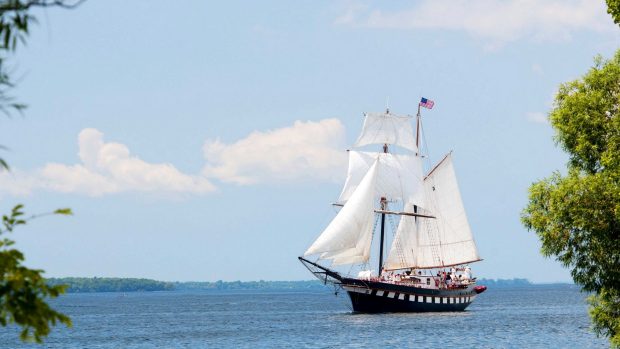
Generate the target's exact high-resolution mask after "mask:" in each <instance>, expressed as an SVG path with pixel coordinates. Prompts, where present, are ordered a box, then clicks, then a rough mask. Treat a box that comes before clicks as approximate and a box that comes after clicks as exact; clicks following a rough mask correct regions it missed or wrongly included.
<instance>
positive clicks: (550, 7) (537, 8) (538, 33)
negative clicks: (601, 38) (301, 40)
mask: <svg viewBox="0 0 620 349" xmlns="http://www.w3.org/2000/svg"><path fill="white" fill-rule="evenodd" d="M335 23H336V24H341V25H351V26H362V27H370V28H391V29H407V30H418V29H427V30H453V31H464V32H466V33H468V34H469V35H471V36H472V37H474V38H478V39H482V40H483V41H485V43H486V45H487V47H490V48H492V47H499V46H501V45H503V44H505V43H507V42H512V41H516V40H519V39H532V40H535V41H558V40H559V41H565V40H569V39H570V38H571V35H572V34H573V33H574V32H577V31H584V30H585V31H593V32H598V33H603V32H616V31H617V30H618V28H617V26H616V25H614V24H613V21H612V20H611V17H610V16H609V15H608V14H607V13H606V8H605V3H604V1H592V0H454V1H448V0H423V1H420V2H417V4H416V5H415V6H414V7H412V8H409V9H405V10H400V11H392V12H388V11H381V10H376V9H372V8H369V7H364V6H359V5H351V6H350V7H349V8H348V9H347V10H346V11H345V13H343V14H342V15H341V16H340V17H338V18H337V19H336V20H335Z"/></svg>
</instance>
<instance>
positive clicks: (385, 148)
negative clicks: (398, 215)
mask: <svg viewBox="0 0 620 349" xmlns="http://www.w3.org/2000/svg"><path fill="white" fill-rule="evenodd" d="M387 152H388V145H387V144H384V145H383V153H387ZM386 210H387V199H386V198H385V197H381V211H383V212H381V237H380V238H379V276H381V272H382V271H383V269H382V268H383V240H384V237H385V211H386Z"/></svg>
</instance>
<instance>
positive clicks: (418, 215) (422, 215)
mask: <svg viewBox="0 0 620 349" xmlns="http://www.w3.org/2000/svg"><path fill="white" fill-rule="evenodd" d="M375 212H376V213H385V214H395V215H399V216H413V217H422V218H437V217H435V216H431V215H426V214H420V213H414V212H404V211H386V210H375Z"/></svg>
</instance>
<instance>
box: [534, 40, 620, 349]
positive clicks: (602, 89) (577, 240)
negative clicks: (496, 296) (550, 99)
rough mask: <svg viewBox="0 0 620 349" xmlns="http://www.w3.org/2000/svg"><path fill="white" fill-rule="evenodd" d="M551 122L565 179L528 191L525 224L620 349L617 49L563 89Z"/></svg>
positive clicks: (619, 55) (542, 183) (619, 66)
mask: <svg viewBox="0 0 620 349" xmlns="http://www.w3.org/2000/svg"><path fill="white" fill-rule="evenodd" d="M549 120H550V121H551V125H552V126H553V128H554V129H555V141H556V143H557V144H558V145H560V146H561V147H562V149H564V150H565V151H566V152H567V153H568V154H569V163H568V169H567V174H566V175H562V174H560V173H559V172H556V173H554V174H552V175H551V176H550V177H549V178H547V179H543V180H541V181H539V182H537V183H534V184H533V185H532V186H531V187H530V191H529V204H528V205H527V207H526V208H525V209H524V211H523V213H522V221H523V224H524V225H525V226H526V227H527V228H528V229H529V230H534V231H535V232H536V233H537V234H538V236H539V238H540V240H541V242H542V253H543V254H544V255H545V256H555V257H556V259H557V260H559V261H560V262H562V264H563V265H564V266H566V267H570V268H571V275H572V277H573V280H574V281H575V282H576V283H578V284H580V285H582V286H583V289H584V290H585V291H589V292H594V295H593V296H592V297H591V298H590V304H591V310H590V313H591V316H592V320H593V323H594V329H595V330H596V332H597V333H599V334H603V335H606V336H608V337H610V340H611V343H612V345H614V346H619V347H620V314H619V312H620V310H619V309H620V297H619V296H620V50H619V51H618V52H617V53H616V54H615V56H614V57H613V58H612V59H610V60H606V61H605V60H603V59H602V58H601V57H597V58H596V59H595V64H594V66H593V67H592V68H591V69H590V70H589V71H588V72H587V73H586V74H585V75H584V76H583V77H582V78H581V79H578V80H575V81H571V82H568V83H565V84H563V85H562V86H561V87H560V89H559V92H558V93H557V95H556V98H555V105H554V107H553V109H552V110H551V112H550V114H549Z"/></svg>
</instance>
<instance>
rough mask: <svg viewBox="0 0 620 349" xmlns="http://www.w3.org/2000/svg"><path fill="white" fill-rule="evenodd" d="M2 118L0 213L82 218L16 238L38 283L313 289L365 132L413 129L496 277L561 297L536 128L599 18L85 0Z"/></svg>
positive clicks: (563, 11)
mask: <svg viewBox="0 0 620 349" xmlns="http://www.w3.org/2000/svg"><path fill="white" fill-rule="evenodd" d="M36 14H37V16H38V19H39V24H38V25H37V26H36V27H35V28H33V30H32V35H31V37H30V39H29V40H28V45H27V47H23V48H21V49H20V50H19V53H18V54H17V56H16V57H15V59H14V60H13V61H12V62H11V64H12V65H13V68H12V69H13V71H14V72H15V75H16V76H18V77H19V86H18V88H17V89H15V91H14V94H15V95H16V96H18V98H19V100H20V101H23V102H26V103H27V104H28V105H29V108H28V110H27V111H26V113H25V115H24V117H19V116H17V117H12V118H3V119H0V144H3V145H5V146H8V147H9V148H10V150H9V151H7V152H3V153H2V157H3V158H5V159H6V160H7V161H8V162H9V163H10V165H11V166H12V168H13V171H12V173H10V174H6V173H5V174H2V175H0V209H2V211H3V212H6V211H7V210H8V209H9V208H10V207H12V206H13V205H14V204H16V203H24V204H25V205H26V209H27V210H28V212H31V213H36V212H45V211H49V210H52V209H55V208H57V207H71V208H73V210H74V212H75V216H73V217H47V218H42V219H39V220H35V221H33V222H32V223H31V224H29V225H28V226H27V227H24V228H21V229H19V230H18V231H16V232H15V233H14V236H13V237H14V238H15V239H16V240H17V241H18V247H19V248H21V249H22V250H23V251H24V252H25V254H26V258H27V262H28V265H30V266H33V267H37V268H43V269H45V270H46V271H47V274H46V275H48V276H121V277H148V278H155V279H161V280H181V281H183V280H218V279H223V280H238V279H241V280H258V279H272V280H273V279H278V280H283V279H309V278H310V275H309V274H308V272H307V271H306V270H305V269H304V268H303V267H302V266H301V265H300V264H299V263H298V262H297V260H296V256H298V255H300V254H302V253H303V251H304V250H305V249H306V247H307V246H308V245H309V244H310V243H311V242H312V241H313V239H314V238H315V237H316V236H318V234H319V233H320V232H321V230H322V229H323V228H324V227H325V225H326V224H327V223H328V222H329V220H330V219H331V218H332V217H333V215H334V212H335V211H334V208H332V207H331V205H330V203H331V202H333V201H334V200H335V199H336V198H337V197H338V194H339V193H340V188H341V185H342V181H343V179H344V177H345V174H346V167H345V166H346V152H345V151H344V150H345V149H347V148H348V147H349V145H350V144H352V143H353V142H354V140H355V138H356V137H357V135H358V133H359V131H360V129H361V126H362V113H363V112H365V111H381V110H383V109H384V108H385V105H386V100H387V99H389V105H390V109H391V110H393V111H395V112H397V113H398V112H399V113H403V114H413V113H415V111H416V106H417V102H418V100H419V97H420V96H424V97H428V98H431V99H433V100H434V101H435V103H436V104H435V108H434V109H433V110H432V111H426V112H425V113H424V128H425V131H426V138H427V140H428V142H429V150H430V157H431V159H434V160H439V159H440V158H441V157H442V156H443V154H444V153H446V152H448V151H449V150H454V159H455V166H456V170H457V175H458V178H459V183H460V186H461V191H462V196H463V200H464V202H465V206H466V209H467V211H468V216H469V220H470V225H471V226H472V230H473V232H474V234H475V238H476V241H477V244H478V248H479V250H480V254H481V255H482V257H483V258H484V259H485V260H484V261H483V262H481V263H478V264H476V265H474V272H475V273H476V275H478V276H481V277H487V278H511V277H526V278H529V279H531V280H533V281H537V282H550V281H568V280H570V275H569V273H568V271H567V270H565V269H563V268H562V267H561V266H560V265H559V263H557V262H555V261H553V260H550V259H544V258H543V257H541V256H540V254H539V248H540V244H539V242H538V240H537V237H536V236H535V235H534V234H533V233H531V232H527V231H526V230H525V229H524V228H523V227H522V226H521V224H520V222H519V215H520V211H521V209H522V208H523V207H524V206H525V204H526V202H527V188H528V186H529V184H530V183H531V182H533V181H535V180H537V179H540V178H543V177H545V176H548V175H549V174H551V173H552V171H554V170H562V169H563V168H564V164H565V162H566V155H565V154H563V153H562V151H561V150H560V149H558V148H556V147H555V145H554V143H553V140H552V136H553V130H552V129H551V127H550V126H549V125H548V124H547V123H546V113H547V112H548V111H549V109H550V108H551V106H552V101H553V95H554V93H555V91H556V90H557V87H558V86H559V84H560V83H562V82H565V81H569V80H571V79H575V78H577V77H579V76H580V75H582V74H583V73H584V72H585V71H587V69H588V68H589V67H590V66H592V62H593V57H594V56H595V55H596V54H601V55H603V56H605V57H609V56H611V55H612V54H613V53H614V51H615V49H616V48H617V47H618V44H619V43H620V40H619V39H620V35H619V33H620V28H618V27H617V26H615V25H614V24H613V22H612V20H611V18H610V17H609V16H608V15H607V14H606V13H605V7H604V4H603V1H595V0H589V1H533V0H529V1H516V0H507V1H499V0H474V1H451V2H448V1H430V0H426V1H416V2H409V1H391V2H389V3H387V4H386V3H383V2H356V1H300V2H296V3H295V4H294V5H292V4H291V3H290V2H287V1H265V2H241V1H228V2H220V3H213V2H209V3H207V2H203V1H186V2H183V3H182V4H180V5H179V4H177V5H176V6H171V5H170V2H165V1H146V0H145V1H132V2H121V1H89V2H87V3H85V4H84V5H82V6H81V7H79V8H78V9H77V10H74V11H64V10H58V9H48V10H46V11H39V12H37V13H36Z"/></svg>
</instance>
